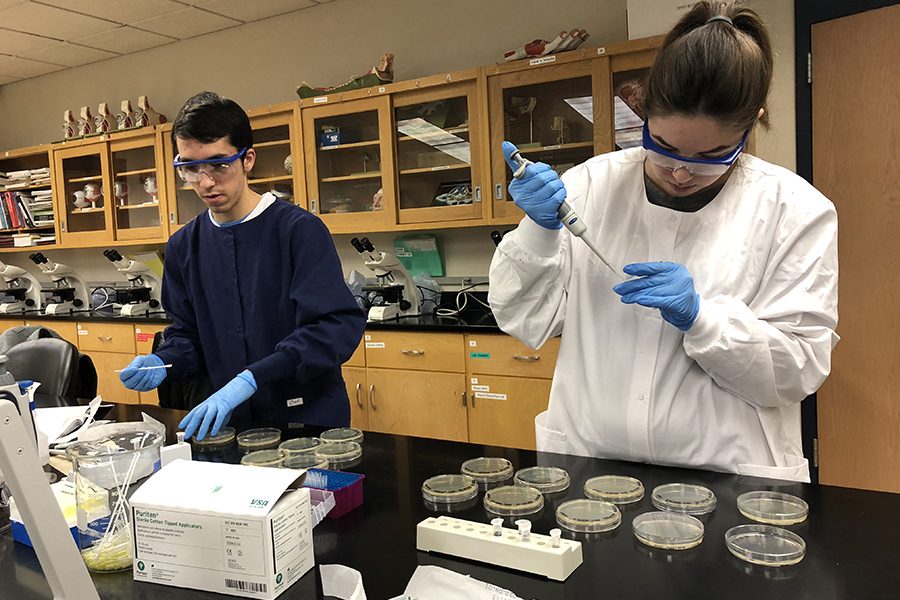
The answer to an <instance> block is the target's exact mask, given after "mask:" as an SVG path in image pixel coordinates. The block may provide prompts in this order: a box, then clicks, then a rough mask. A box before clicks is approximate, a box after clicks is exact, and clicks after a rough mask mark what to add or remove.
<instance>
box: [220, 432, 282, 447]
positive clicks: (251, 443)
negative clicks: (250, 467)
mask: <svg viewBox="0 0 900 600" xmlns="http://www.w3.org/2000/svg"><path fill="white" fill-rule="evenodd" d="M220 433H221V432H220ZM237 443H238V447H239V448H240V449H241V450H243V451H244V452H255V451H257V450H271V449H275V448H278V444H279V443H281V430H280V429H275V428H274V427H260V428H258V429H248V430H247V431H242V432H241V433H239V434H238V435H237Z"/></svg>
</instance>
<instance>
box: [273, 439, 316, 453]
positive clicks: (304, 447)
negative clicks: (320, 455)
mask: <svg viewBox="0 0 900 600" xmlns="http://www.w3.org/2000/svg"><path fill="white" fill-rule="evenodd" d="M323 443H324V442H323V441H322V440H320V439H319V438H314V437H300V438H293V439H290V440H285V441H283V442H281V444H280V445H279V446H278V449H279V450H281V451H282V452H284V455H285V456H294V455H297V454H315V453H316V450H318V449H319V448H321V447H322V444H323Z"/></svg>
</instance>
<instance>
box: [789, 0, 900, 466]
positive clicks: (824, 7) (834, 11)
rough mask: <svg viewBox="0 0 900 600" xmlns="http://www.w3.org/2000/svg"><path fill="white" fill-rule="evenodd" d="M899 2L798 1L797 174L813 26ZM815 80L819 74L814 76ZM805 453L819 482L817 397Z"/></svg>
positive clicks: (807, 165) (803, 161) (804, 161)
mask: <svg viewBox="0 0 900 600" xmlns="http://www.w3.org/2000/svg"><path fill="white" fill-rule="evenodd" d="M894 4H897V0H854V1H853V2H847V1H846V0H795V2H794V78H795V81H794V83H795V88H794V89H795V90H796V96H795V119H796V134H797V174H798V175H800V176H801V177H803V178H804V179H805V180H807V181H808V182H809V183H810V184H812V182H813V169H812V164H813V162H812V83H811V82H810V81H809V79H808V77H809V70H810V69H811V61H810V53H811V52H812V26H813V25H815V24H816V23H822V22H824V21H831V20H833V19H841V18H843V17H849V16H851V15H855V14H859V13H862V12H866V11H869V10H876V9H879V8H885V7H887V6H893V5H894ZM812 76H813V77H815V73H813V74H812ZM800 406H801V426H802V432H803V433H802V440H803V454H804V456H806V457H807V458H809V459H810V461H809V472H810V478H811V479H812V481H813V483H818V482H819V467H818V437H819V432H818V430H819V427H818V411H817V410H816V394H812V395H810V396H809V397H808V398H807V399H806V400H805V401H804V402H803V403H802V404H801V405H800Z"/></svg>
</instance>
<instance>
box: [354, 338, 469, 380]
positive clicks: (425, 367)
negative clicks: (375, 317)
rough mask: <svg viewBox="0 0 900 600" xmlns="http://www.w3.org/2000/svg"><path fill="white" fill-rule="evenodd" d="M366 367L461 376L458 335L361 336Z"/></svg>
mask: <svg viewBox="0 0 900 600" xmlns="http://www.w3.org/2000/svg"><path fill="white" fill-rule="evenodd" d="M365 342H366V366H367V367H383V368H386V369H412V370H417V371H450V372H456V373H465V371H466V362H465V355H464V354H463V335H462V334H461V333H417V332H409V331H371V332H366V334H365Z"/></svg>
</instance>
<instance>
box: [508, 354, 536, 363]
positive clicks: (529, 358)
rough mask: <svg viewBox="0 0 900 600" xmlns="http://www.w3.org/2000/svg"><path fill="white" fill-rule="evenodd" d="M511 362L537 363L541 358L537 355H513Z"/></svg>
mask: <svg viewBox="0 0 900 600" xmlns="http://www.w3.org/2000/svg"><path fill="white" fill-rule="evenodd" d="M513 360H518V361H521V362H537V361H539V360H541V357H540V355H538V354H513Z"/></svg>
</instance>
